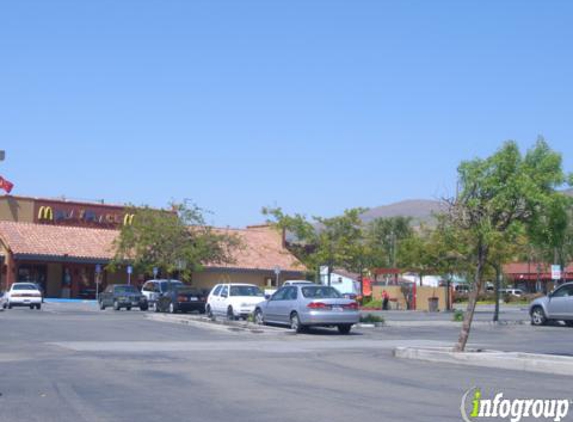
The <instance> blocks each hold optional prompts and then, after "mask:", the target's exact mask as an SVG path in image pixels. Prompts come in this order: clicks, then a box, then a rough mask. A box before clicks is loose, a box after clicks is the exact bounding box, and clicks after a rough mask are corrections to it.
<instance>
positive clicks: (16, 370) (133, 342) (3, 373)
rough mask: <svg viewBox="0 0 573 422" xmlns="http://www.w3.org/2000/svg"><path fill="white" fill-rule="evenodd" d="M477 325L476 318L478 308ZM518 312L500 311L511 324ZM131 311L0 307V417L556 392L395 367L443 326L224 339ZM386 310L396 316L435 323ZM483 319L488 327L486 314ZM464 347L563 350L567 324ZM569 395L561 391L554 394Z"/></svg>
mask: <svg viewBox="0 0 573 422" xmlns="http://www.w3.org/2000/svg"><path fill="white" fill-rule="evenodd" d="M482 312H484V314H483V315H482V316H481V317H480V318H478V320H480V319H482V318H483V320H484V321H485V320H486V316H487V315H486V314H487V312H489V311H488V310H487V309H485V310H483V311H482ZM520 312H523V311H520V310H508V311H507V312H506V313H505V314H502V315H506V316H507V318H508V319H509V318H510V317H511V318H514V319H515V320H517V319H518V318H517V316H516V315H519V313H520ZM149 314H150V313H148V312H147V313H146V312H140V311H134V310H132V311H129V312H128V311H119V312H115V311H113V310H106V311H99V310H97V308H96V306H95V305H91V304H51V303H48V304H45V306H44V307H43V309H42V310H41V311H36V310H34V311H32V310H29V309H12V310H9V311H5V312H0V329H1V332H2V347H1V348H0V377H1V379H2V384H1V388H0V393H1V396H0V409H1V412H0V420H2V421H14V420H31V421H134V420H138V421H155V420H158V419H168V420H185V421H195V420H197V421H199V420H202V421H229V420H234V421H245V422H247V421H268V420H274V421H300V420H305V419H311V420H313V421H343V420H345V421H346V420H349V419H352V420H370V419H376V420H383V421H403V420H404V421H406V420H407V421H438V420H439V421H459V420H460V411H459V408H460V400H461V397H462V395H463V394H464V392H465V391H466V390H468V389H470V388H472V387H475V386H479V387H480V388H482V389H483V390H484V391H488V390H493V389H495V390H496V391H503V392H504V393H505V394H506V395H507V396H514V397H529V396H531V397H540V398H543V397H547V398H554V397H562V396H563V394H564V389H563V387H564V386H566V385H569V384H570V378H567V377H560V376H553V375H545V374H533V373H525V372H519V371H510V370H498V369H487V368H478V367H475V368H474V367H469V366H457V365H446V364H432V363H425V362H419V361H410V360H400V359H396V358H394V357H393V356H392V351H393V349H394V347H396V346H400V345H420V346H424V345H449V344H452V343H453V342H454V341H455V340H456V339H457V335H458V326H457V325H455V324H453V323H452V324H450V325H447V324H446V325H443V326H436V327H432V326H427V325H424V324H419V325H414V324H413V325H411V326H409V327H399V326H396V327H392V326H391V324H389V326H388V327H383V328H376V329H373V328H357V329H355V330H353V331H352V333H351V334H350V335H346V336H345V335H339V334H338V333H337V332H336V331H335V330H329V329H315V330H311V331H310V332H309V333H306V334H294V333H292V332H291V331H290V330H287V329H282V328H276V329H271V330H266V331H265V332H264V333H263V332H251V331H237V330H235V329H233V327H223V328H221V327H220V326H217V327H215V326H210V325H209V324H194V325H189V324H181V323H167V322H160V321H155V320H152V319H150V318H148V317H147V316H148V315H149ZM421 315H423V314H407V313H404V314H386V319H387V320H388V321H391V320H392V318H394V320H398V319H400V318H401V319H402V320H410V321H426V320H427V318H430V319H432V318H436V319H440V318H441V319H442V320H443V321H444V322H445V321H447V320H448V318H447V316H444V315H439V316H427V317H426V319H423V318H424V317H422V316H421ZM488 319H489V318H488ZM471 339H472V341H471V343H472V346H476V347H482V348H488V349H497V350H512V351H526V352H537V353H553V354H570V353H571V351H570V346H569V345H570V344H571V341H572V340H573V329H570V328H567V327H560V326H553V327H541V328H537V327H531V326H529V325H515V324H511V325H504V326H491V325H485V324H484V325H478V326H476V328H475V329H474V331H473V333H472V337H471ZM567 394H569V393H567Z"/></svg>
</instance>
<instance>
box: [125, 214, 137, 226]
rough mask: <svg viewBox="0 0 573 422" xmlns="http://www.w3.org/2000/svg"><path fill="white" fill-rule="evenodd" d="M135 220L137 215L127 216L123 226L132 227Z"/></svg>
mask: <svg viewBox="0 0 573 422" xmlns="http://www.w3.org/2000/svg"><path fill="white" fill-rule="evenodd" d="M134 218H135V214H125V215H124V217H123V225H124V226H131V225H132V224H133V219H134Z"/></svg>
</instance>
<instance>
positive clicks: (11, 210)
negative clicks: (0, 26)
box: [0, 196, 34, 223]
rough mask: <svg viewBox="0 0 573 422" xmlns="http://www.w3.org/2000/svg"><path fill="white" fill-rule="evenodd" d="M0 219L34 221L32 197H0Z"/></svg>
mask: <svg viewBox="0 0 573 422" xmlns="http://www.w3.org/2000/svg"><path fill="white" fill-rule="evenodd" d="M0 221H17V222H21V223H33V222H34V201H33V200H32V199H23V198H14V197H11V196H4V197H1V198H0Z"/></svg>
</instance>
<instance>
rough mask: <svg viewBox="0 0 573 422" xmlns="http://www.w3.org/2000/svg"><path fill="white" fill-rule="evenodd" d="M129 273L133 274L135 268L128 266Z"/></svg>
mask: <svg viewBox="0 0 573 422" xmlns="http://www.w3.org/2000/svg"><path fill="white" fill-rule="evenodd" d="M127 273H128V274H131V273H133V267H132V266H131V265H128V266H127Z"/></svg>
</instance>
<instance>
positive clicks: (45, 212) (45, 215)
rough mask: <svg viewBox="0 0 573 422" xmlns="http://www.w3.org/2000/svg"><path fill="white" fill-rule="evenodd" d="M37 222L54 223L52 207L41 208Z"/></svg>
mask: <svg viewBox="0 0 573 422" xmlns="http://www.w3.org/2000/svg"><path fill="white" fill-rule="evenodd" d="M38 220H49V221H54V210H52V207H48V206H44V205H43V206H41V207H40V209H39V210H38Z"/></svg>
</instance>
